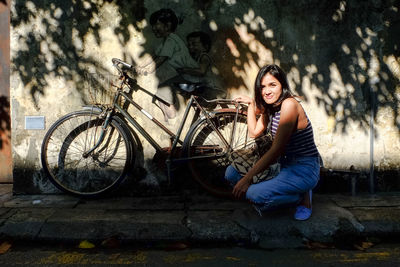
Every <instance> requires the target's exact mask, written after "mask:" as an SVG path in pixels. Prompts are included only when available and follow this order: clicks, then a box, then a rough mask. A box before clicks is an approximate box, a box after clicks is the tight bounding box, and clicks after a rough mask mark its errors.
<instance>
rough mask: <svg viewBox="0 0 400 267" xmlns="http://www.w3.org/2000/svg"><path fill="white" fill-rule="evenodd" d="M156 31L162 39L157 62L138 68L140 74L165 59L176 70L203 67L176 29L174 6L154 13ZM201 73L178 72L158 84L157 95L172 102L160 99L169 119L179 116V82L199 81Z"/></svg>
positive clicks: (152, 16)
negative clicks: (193, 56)
mask: <svg viewBox="0 0 400 267" xmlns="http://www.w3.org/2000/svg"><path fill="white" fill-rule="evenodd" d="M150 24H151V27H152V31H153V33H154V35H155V36H156V37H157V38H160V39H161V44H160V45H159V46H158V47H157V49H156V51H155V56H154V57H153V62H151V63H149V64H147V65H145V66H142V67H137V71H138V72H139V73H145V72H148V73H152V72H154V71H155V70H156V69H157V68H159V67H160V66H161V65H162V64H164V63H165V62H166V63H167V64H169V65H170V66H171V67H173V68H174V69H175V70H177V69H181V68H199V64H198V63H197V62H196V61H195V60H194V59H193V58H192V57H191V56H190V54H189V51H188V48H187V47H186V44H185V42H184V41H183V40H182V39H181V38H180V37H179V36H178V35H176V34H175V33H174V32H175V30H176V27H177V26H178V18H177V16H176V15H175V13H174V12H173V11H172V10H171V9H165V8H163V9H160V10H158V11H156V12H154V13H152V14H151V16H150ZM199 81H200V79H199V77H198V76H193V75H190V74H183V73H182V74H178V75H176V76H174V77H172V78H171V79H168V80H167V81H165V82H162V83H161V84H159V85H158V88H157V92H156V96H158V97H160V98H161V99H163V100H164V101H165V102H167V103H169V104H170V106H168V105H165V104H164V103H162V102H159V106H160V108H161V110H162V111H163V114H164V119H165V121H168V119H173V118H175V116H176V107H175V106H174V104H175V101H176V92H175V90H176V87H175V84H177V83H197V82H199Z"/></svg>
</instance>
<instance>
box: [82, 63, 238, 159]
mask: <svg viewBox="0 0 400 267" xmlns="http://www.w3.org/2000/svg"><path fill="white" fill-rule="evenodd" d="M113 62H114V59H113ZM118 64H123V65H124V66H125V67H128V68H132V66H131V65H129V64H127V63H125V62H122V61H118V62H114V66H115V67H116V68H117V69H118V71H119V72H120V80H121V82H120V84H119V85H118V86H115V85H114V86H115V87H116V88H117V92H116V93H115V95H114V98H113V102H112V105H111V107H110V108H109V110H108V111H107V116H106V120H105V122H104V125H103V130H102V134H101V136H100V138H99V141H98V142H97V144H96V145H95V147H93V148H91V149H90V150H89V151H88V152H86V153H85V155H86V156H88V155H89V154H90V153H91V152H92V151H94V150H95V149H96V148H97V147H98V146H99V145H100V143H101V142H102V139H103V138H104V137H103V136H104V132H105V129H106V128H107V125H108V123H109V119H110V117H111V113H112V112H113V111H114V110H117V111H118V112H119V113H120V114H121V115H122V116H123V117H124V118H125V119H126V120H127V121H128V122H129V123H130V124H132V125H133V127H134V128H135V129H136V130H137V131H138V132H139V133H140V134H141V135H142V136H143V137H144V138H145V139H146V140H147V141H148V142H149V143H150V144H151V145H152V147H154V149H156V151H159V152H162V151H163V150H162V148H161V147H160V145H159V144H158V143H157V142H156V141H155V140H154V139H153V137H152V136H151V135H150V134H149V133H148V132H147V131H146V130H145V129H144V128H143V127H142V126H141V125H140V124H139V123H138V122H137V121H136V120H135V119H134V118H133V117H132V116H131V115H130V114H129V113H128V112H127V106H126V107H123V106H121V105H120V104H118V103H119V100H120V98H121V97H123V98H124V100H125V101H128V102H129V104H131V105H132V106H133V107H134V108H136V109H137V110H139V111H140V112H141V113H142V114H143V115H145V117H147V118H148V119H149V120H150V121H152V122H153V123H154V124H156V125H157V126H158V127H159V128H161V129H162V130H163V131H164V132H165V133H166V134H167V135H169V137H170V140H171V143H172V144H171V149H170V153H169V155H168V158H167V160H166V163H167V166H169V164H171V162H172V161H174V162H176V161H187V160H189V159H193V157H191V158H185V157H179V158H177V159H172V155H173V154H174V153H173V152H174V150H175V149H176V147H177V145H178V144H180V145H182V144H183V141H182V140H181V139H180V136H181V134H182V131H183V128H184V126H185V123H186V120H187V118H188V117H189V112H190V109H191V108H194V109H195V115H194V118H196V117H198V116H199V115H200V114H201V115H202V116H204V117H205V119H206V120H207V121H208V123H209V125H211V127H212V128H213V130H214V131H215V132H216V133H217V134H218V136H219V137H220V138H221V140H222V142H223V143H224V145H225V146H227V147H228V153H229V152H230V151H231V150H232V140H233V139H234V132H235V127H236V122H237V118H238V113H239V109H240V104H239V103H237V102H235V101H232V100H226V99H215V100H210V101H208V100H205V99H204V101H206V102H208V103H217V104H234V105H235V109H236V116H235V121H234V126H233V131H232V135H231V136H230V138H229V139H230V140H228V141H227V140H226V139H225V138H224V136H223V135H222V134H221V132H220V131H219V130H218V128H217V127H216V126H215V125H214V123H213V122H212V121H211V116H210V113H209V112H207V111H206V110H205V109H204V107H203V106H202V105H201V104H200V103H199V102H198V98H199V97H198V96H195V95H191V97H190V99H189V102H188V104H187V105H186V109H185V112H184V114H183V117H182V120H181V123H180V125H179V128H178V130H177V132H176V134H175V133H173V132H172V131H171V130H169V129H168V128H167V127H166V126H165V125H164V124H162V123H161V122H160V121H159V120H157V119H156V118H154V117H153V116H152V115H151V114H150V113H149V112H147V111H146V110H145V109H144V108H142V107H141V106H140V105H139V104H138V103H137V102H135V101H134V100H133V99H132V98H131V97H130V96H129V95H128V94H127V93H125V92H124V90H123V88H124V86H125V85H126V86H128V88H129V89H130V90H141V91H143V92H145V93H146V94H148V95H150V96H151V97H153V98H155V99H157V100H159V101H161V102H163V103H166V102H165V101H164V100H162V99H161V98H159V97H157V96H156V95H155V94H153V93H151V92H149V91H147V90H146V89H144V88H142V87H140V86H139V85H138V84H137V83H136V80H135V79H132V78H131V77H129V75H128V74H127V73H126V71H123V70H122V69H121V68H120V67H119V66H118ZM125 103H126V102H125ZM166 104H168V103H166ZM124 105H125V104H124ZM192 123H193V121H192ZM205 157H207V156H198V157H196V158H205Z"/></svg>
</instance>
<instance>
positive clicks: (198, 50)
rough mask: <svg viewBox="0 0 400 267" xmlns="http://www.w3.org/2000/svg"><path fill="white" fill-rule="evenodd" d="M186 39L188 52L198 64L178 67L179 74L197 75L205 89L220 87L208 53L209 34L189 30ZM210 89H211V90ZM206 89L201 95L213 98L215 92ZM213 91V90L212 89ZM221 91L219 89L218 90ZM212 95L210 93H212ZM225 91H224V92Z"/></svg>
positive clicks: (209, 45)
mask: <svg viewBox="0 0 400 267" xmlns="http://www.w3.org/2000/svg"><path fill="white" fill-rule="evenodd" d="M186 41H187V44H188V48H189V53H190V55H191V56H192V58H193V59H194V60H196V62H197V63H198V64H199V67H197V68H189V67H186V68H180V69H177V71H178V72H179V73H180V74H189V75H192V76H197V77H199V79H200V84H201V86H202V88H207V89H221V88H222V86H221V85H220V84H219V81H218V79H217V77H216V75H215V74H214V73H213V67H214V66H213V64H214V62H213V60H212V58H211V56H210V55H209V54H208V53H209V52H210V49H211V38H210V36H209V35H208V34H207V33H205V32H202V31H195V32H191V33H189V34H188V35H187V36H186ZM211 91H212V90H211ZM211 91H210V90H207V91H206V92H202V95H203V96H205V97H206V98H215V97H216V95H215V94H216V93H217V92H211ZM214 91H215V90H214ZM220 91H221V90H220ZM213 93H214V95H211V94H213ZM224 93H225V92H224Z"/></svg>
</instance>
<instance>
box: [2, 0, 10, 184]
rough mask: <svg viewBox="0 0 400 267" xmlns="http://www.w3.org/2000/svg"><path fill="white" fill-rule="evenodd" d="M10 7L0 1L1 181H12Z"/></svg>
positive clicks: (6, 2)
mask: <svg viewBox="0 0 400 267" xmlns="http://www.w3.org/2000/svg"><path fill="white" fill-rule="evenodd" d="M9 24H10V9H9V1H1V2H0V25H1V27H0V182H2V183H4V182H12V168H11V166H12V158H11V122H10V26H9Z"/></svg>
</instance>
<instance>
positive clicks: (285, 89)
mask: <svg viewBox="0 0 400 267" xmlns="http://www.w3.org/2000/svg"><path fill="white" fill-rule="evenodd" d="M267 74H271V75H272V76H274V77H275V78H276V79H277V80H278V81H279V82H280V83H281V85H282V94H281V96H280V97H279V99H278V100H277V103H282V101H283V100H285V99H286V98H288V97H292V96H293V93H292V91H291V90H290V87H289V83H288V81H287V78H286V73H285V72H284V71H283V70H282V69H281V68H280V67H279V66H278V65H275V64H271V65H266V66H264V67H262V68H261V69H260V71H259V72H258V74H257V78H256V82H255V84H254V98H255V101H256V106H257V108H258V109H261V110H264V113H265V114H268V115H271V114H272V113H273V110H274V108H275V107H274V106H273V105H272V104H267V103H266V102H265V101H264V99H263V96H262V85H261V80H262V78H263V77H264V76H265V75H267Z"/></svg>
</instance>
